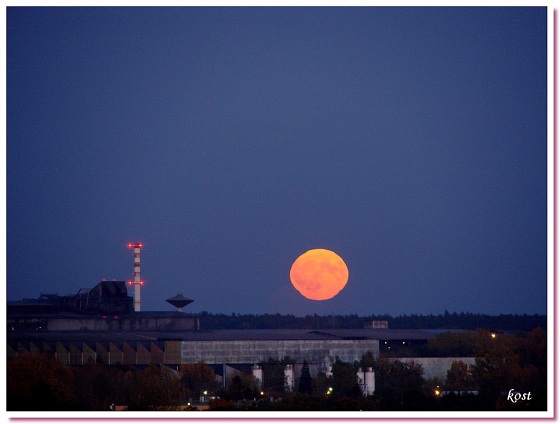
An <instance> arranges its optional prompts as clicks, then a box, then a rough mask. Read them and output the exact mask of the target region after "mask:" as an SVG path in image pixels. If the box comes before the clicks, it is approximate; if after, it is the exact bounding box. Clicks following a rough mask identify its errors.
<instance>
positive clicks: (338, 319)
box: [196, 310, 546, 331]
mask: <svg viewBox="0 0 560 424" xmlns="http://www.w3.org/2000/svg"><path fill="white" fill-rule="evenodd" d="M196 315H197V316H198V317H199V318H200V323H201V326H202V328H203V329H205V330H220V329H307V328H309V329H311V328H313V329H327V328H363V326H364V321H365V320H379V321H387V322H388V324H389V328H394V329H399V328H409V329H437V328H448V329H449V328H460V329H465V330H476V329H477V328H488V329H493V330H502V331H530V330H532V329H533V328H536V327H541V328H544V329H546V315H526V314H525V315H517V314H515V315H513V314H507V315H485V314H472V313H465V312H461V313H457V312H453V313H449V311H447V310H446V311H445V312H444V313H443V314H439V315H417V314H413V315H399V316H397V317H392V316H390V315H369V316H365V317H359V316H358V315H356V314H352V315H330V316H319V315H306V316H304V317H298V316H295V315H281V314H261V315H253V314H235V313H233V314H231V315H226V314H213V313H210V312H205V311H203V312H200V313H198V314H196Z"/></svg>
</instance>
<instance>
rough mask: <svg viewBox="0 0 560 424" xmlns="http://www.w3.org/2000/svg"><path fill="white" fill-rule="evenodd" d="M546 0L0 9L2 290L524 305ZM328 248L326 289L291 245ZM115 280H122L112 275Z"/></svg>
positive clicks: (316, 308) (485, 307)
mask: <svg viewBox="0 0 560 424" xmlns="http://www.w3.org/2000/svg"><path fill="white" fill-rule="evenodd" d="M546 39H547V11H546V8H376V7H361V8H268V7H264V8H191V7H184V8H29V7H28V8H17V7H10V8H8V9H7V294H8V299H10V300H16V299H21V298H23V297H37V296H38V295H39V293H40V292H57V293H59V294H70V293H76V292H77V291H78V290H79V289H80V288H88V287H93V286H94V285H95V284H97V283H98V282H99V281H100V279H101V278H106V279H119V280H128V279H131V278H132V263H133V258H132V252H131V251H130V250H129V249H127V248H126V243H128V242H129V241H133V242H135V241H141V242H143V243H144V245H145V247H144V248H143V250H142V276H143V278H144V279H145V281H146V285H145V286H144V288H143V292H142V294H143V304H142V308H143V310H172V307H171V306H170V305H168V304H167V303H166V302H165V299H167V298H169V297H172V296H174V295H176V294H177V293H178V292H181V293H183V294H184V295H185V296H187V297H190V298H192V299H195V302H194V303H192V304H191V305H189V306H188V307H187V308H186V311H187V310H189V311H192V312H197V311H202V310H206V311H210V312H222V313H228V314H229V313H232V312H236V313H264V312H273V313H276V312H279V313H292V314H295V315H305V314H309V313H311V314H312V313H317V314H330V313H337V314H353V313H356V314H358V315H369V314H383V313H389V314H393V315H399V314H413V313H420V314H429V313H434V314H439V313H442V312H443V311H444V310H445V309H447V310H449V311H450V312H453V311H457V312H461V311H465V312H475V313H489V314H499V313H546V296H547V272H546V270H547V261H546V259H547V257H546V256H547V255H546V254H547V244H546V243H547V214H546V212H547V170H546V165H547V162H546V160H547V132H546V130H547V103H546V101H547V79H546V77H547V73H546V70H547V68H546V67H547V43H546ZM312 248H325V249H330V250H334V251H335V252H336V253H337V254H339V255H340V256H341V257H342V258H343V259H344V260H345V261H346V263H347V266H348V269H349V273H350V278H349V281H348V284H347V285H346V287H345V289H344V290H343V291H342V292H341V293H340V294H339V295H338V296H336V297H335V298H333V299H332V300H328V301H324V302H317V301H312V300H307V299H305V298H303V297H301V295H300V294H299V293H298V292H297V291H296V290H295V289H294V288H293V287H292V285H291V284H290V281H289V270H290V267H291V264H292V262H293V261H294V260H295V259H296V258H297V257H298V256H299V255H300V254H302V253H303V252H305V251H306V250H309V249H312ZM131 294H132V292H131Z"/></svg>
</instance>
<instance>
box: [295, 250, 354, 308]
mask: <svg viewBox="0 0 560 424" xmlns="http://www.w3.org/2000/svg"><path fill="white" fill-rule="evenodd" d="M290 280H291V282H292V285H293V286H294V287H295V288H296V290H297V291H298V292H300V294H301V295H302V296H305V297H306V298H308V299H312V300H327V299H331V298H333V297H335V296H336V295H337V294H338V293H339V292H340V291H341V290H342V289H343V288H344V286H345V285H346V283H347V282H348V268H347V267H346V264H345V263H344V261H343V260H342V258H341V257H340V256H338V255H337V254H336V253H334V252H332V251H330V250H326V249H312V250H308V251H307V252H305V253H304V254H302V255H301V256H300V257H298V258H297V259H296V260H295V262H294V263H293V265H292V268H291V269H290Z"/></svg>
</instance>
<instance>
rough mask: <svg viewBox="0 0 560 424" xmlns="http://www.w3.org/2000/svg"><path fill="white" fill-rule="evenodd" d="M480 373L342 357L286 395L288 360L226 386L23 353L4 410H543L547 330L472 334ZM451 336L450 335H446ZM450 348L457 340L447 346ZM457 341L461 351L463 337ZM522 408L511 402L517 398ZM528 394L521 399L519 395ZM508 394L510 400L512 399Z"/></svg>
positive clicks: (185, 373)
mask: <svg viewBox="0 0 560 424" xmlns="http://www.w3.org/2000/svg"><path fill="white" fill-rule="evenodd" d="M471 334H472V337H470V338H469V339H464V340H463V342H464V343H472V346H470V347H469V349H472V352H473V355H474V356H475V358H476V366H475V367H474V368H472V367H471V368H469V367H468V366H467V365H466V364H465V363H463V362H462V361H461V360H459V359H458V360H457V361H454V362H453V364H452V366H451V368H450V369H449V371H448V372H447V376H446V378H445V379H443V380H437V379H431V380H426V379H425V378H424V375H423V369H422V366H420V365H419V364H417V363H415V362H414V361H405V360H404V359H403V360H401V359H399V358H389V357H386V356H384V355H381V356H380V357H378V358H375V357H374V356H373V354H372V353H371V352H366V353H365V354H364V355H363V356H362V358H361V360H360V361H356V362H355V363H352V364H350V363H344V362H342V361H340V360H339V359H335V361H334V365H333V369H332V376H327V375H325V374H323V373H319V374H317V376H316V377H313V378H312V377H311V374H310V372H309V367H308V366H307V364H306V363H304V366H303V367H302V371H301V373H300V375H298V376H297V378H296V379H295V382H294V385H293V387H292V390H287V388H286V381H285V380H284V372H283V369H284V365H286V364H290V363H293V362H294V361H293V360H292V359H291V358H289V357H286V358H283V359H282V360H279V359H273V358H269V359H268V360H267V361H265V362H262V363H261V364H260V365H261V366H262V369H263V380H264V386H263V387H260V386H259V385H258V383H257V381H256V380H255V379H254V378H253V377H252V376H251V375H246V374H240V375H237V376H235V377H233V379H232V380H231V381H230V382H229V383H228V386H227V388H224V387H223V386H222V385H221V384H220V383H218V382H217V380H216V375H215V374H214V371H213V369H212V368H211V367H210V366H209V365H207V364H205V363H203V362H201V363H198V364H188V365H181V366H179V368H178V369H176V370H172V369H170V368H168V367H165V366H160V365H150V366H148V367H146V368H143V369H142V368H137V367H132V366H119V365H114V366H106V365H103V364H100V363H93V362H92V363H88V364H86V365H84V366H83V367H76V368H73V367H66V366H63V365H62V364H61V363H60V362H58V361H57V360H56V359H55V357H54V356H52V355H45V354H37V353H24V354H21V355H19V356H17V357H15V358H11V359H9V361H8V363H7V388H8V390H7V407H8V410H10V411H21V410H25V411H30V410H38V411H53V410H54V411H56V410H74V411H88V410H109V409H112V408H114V409H119V408H126V409H128V410H185V414H188V410H192V409H202V408H208V409H211V410H274V411H283V410H285V411H288V410H290V411H304V410H308V411H324V410H337V411H350V410H371V411H375V410H397V411H418V410H431V411H446V410H477V411H480V410H546V407H547V404H546V395H547V383H546V382H547V357H546V332H545V331H544V330H543V329H542V328H535V329H533V330H532V331H530V332H526V333H518V334H516V335H506V334H499V335H498V336H496V334H495V333H492V332H489V331H486V330H477V331H476V332H473V333H471ZM443 337H445V336H443ZM450 340H451V341H450ZM450 340H447V341H445V340H444V339H442V340H440V341H439V343H444V345H445V343H451V344H450V345H449V346H453V345H455V347H457V348H458V347H460V344H461V343H463V342H460V341H457V340H456V339H450ZM358 367H362V368H367V367H373V369H374V371H375V393H374V394H373V395H370V396H364V395H363V394H362V389H361V387H360V386H359V384H358V383H359V382H358V380H357V378H356V371H357V369H358ZM512 389H513V390H515V393H516V394H518V395H519V400H518V401H516V402H513V399H514V398H512V396H511V393H510V391H511V390H512ZM527 393H530V396H525V398H523V399H522V398H521V397H522V394H527ZM201 396H204V401H205V402H204V403H203V404H202V405H201V404H198V401H199V400H200V397H201ZM508 396H509V397H508Z"/></svg>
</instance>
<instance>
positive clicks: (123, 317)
mask: <svg viewBox="0 0 560 424" xmlns="http://www.w3.org/2000/svg"><path fill="white" fill-rule="evenodd" d="M129 247H130V248H133V249H134V281H130V282H129V285H133V286H134V287H133V288H134V299H133V298H132V297H130V296H128V295H127V288H126V283H125V281H101V282H100V283H99V284H97V285H96V286H94V287H93V288H91V289H80V290H79V291H78V293H77V294H76V295H66V296H58V295H54V294H41V295H40V296H39V298H37V299H24V300H22V301H18V302H8V316H7V318H8V319H7V356H8V358H9V357H13V356H16V355H19V354H21V353H24V352H38V353H47V354H52V355H54V356H55V357H56V358H57V359H58V360H59V361H60V362H62V363H63V364H66V365H70V366H81V365H83V364H85V363H87V362H89V361H93V362H99V363H102V364H107V365H116V364H122V365H134V366H147V365H150V364H163V365H166V366H169V367H172V368H178V367H179V366H180V365H182V364H194V363H199V362H201V361H203V362H205V363H206V364H209V365H211V366H212V367H213V368H214V370H215V372H216V374H218V375H221V376H222V378H223V382H224V385H225V384H226V382H227V380H228V377H230V376H231V375H232V374H234V373H235V372H234V370H243V369H245V370H247V371H248V372H252V373H253V375H254V376H255V377H256V378H257V379H258V377H259V369H258V367H256V364H259V363H263V362H266V361H268V360H269V359H274V360H283V359H284V358H286V357H289V358H291V359H292V360H293V364H292V365H291V366H290V367H288V368H286V376H287V379H288V380H289V379H290V375H291V376H292V377H291V378H292V380H293V374H294V373H295V374H296V375H299V374H297V372H298V369H300V368H298V367H301V364H302V363H303V362H304V361H306V362H307V363H308V364H309V365H310V369H311V372H312V374H314V375H317V373H319V372H324V373H326V374H327V375H328V373H329V372H330V369H331V367H332V364H333V363H334V361H335V360H336V358H339V359H340V360H342V361H343V362H348V363H353V362H354V361H359V360H360V359H361V358H362V355H363V354H365V353H366V352H372V353H373V355H374V356H375V357H378V356H379V353H380V344H381V346H383V347H385V346H390V345H391V344H401V343H402V344H407V345H411V344H415V343H426V342H427V340H428V339H430V338H433V337H435V334H434V333H432V332H429V331H425V330H391V329H388V328H387V323H386V322H383V323H375V322H371V323H366V325H365V327H366V328H362V329H332V330H324V329H322V330H313V329H307V330H213V331H205V330H201V325H200V324H201V323H200V322H199V318H198V317H197V316H194V315H189V314H186V313H184V312H182V309H183V307H184V306H186V305H188V304H190V303H191V302H192V301H193V300H192V299H189V298H186V297H184V296H182V295H181V294H178V295H177V296H174V297H172V298H170V299H168V300H167V301H168V302H169V303H170V304H172V305H173V306H174V307H176V308H177V310H176V311H172V312H145V311H141V308H140V305H141V302H140V288H141V286H142V285H143V281H142V280H141V278H140V248H141V247H142V244H140V243H135V244H129ZM360 372H361V373H362V374H363V375H361V377H360V379H362V380H363V381H366V380H367V381H370V380H371V378H372V377H371V375H370V374H368V373H369V372H371V370H367V369H366V370H363V371H360ZM261 378H262V377H261ZM369 387H370V388H372V385H371V384H370V386H369ZM371 390H372V389H371Z"/></svg>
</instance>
